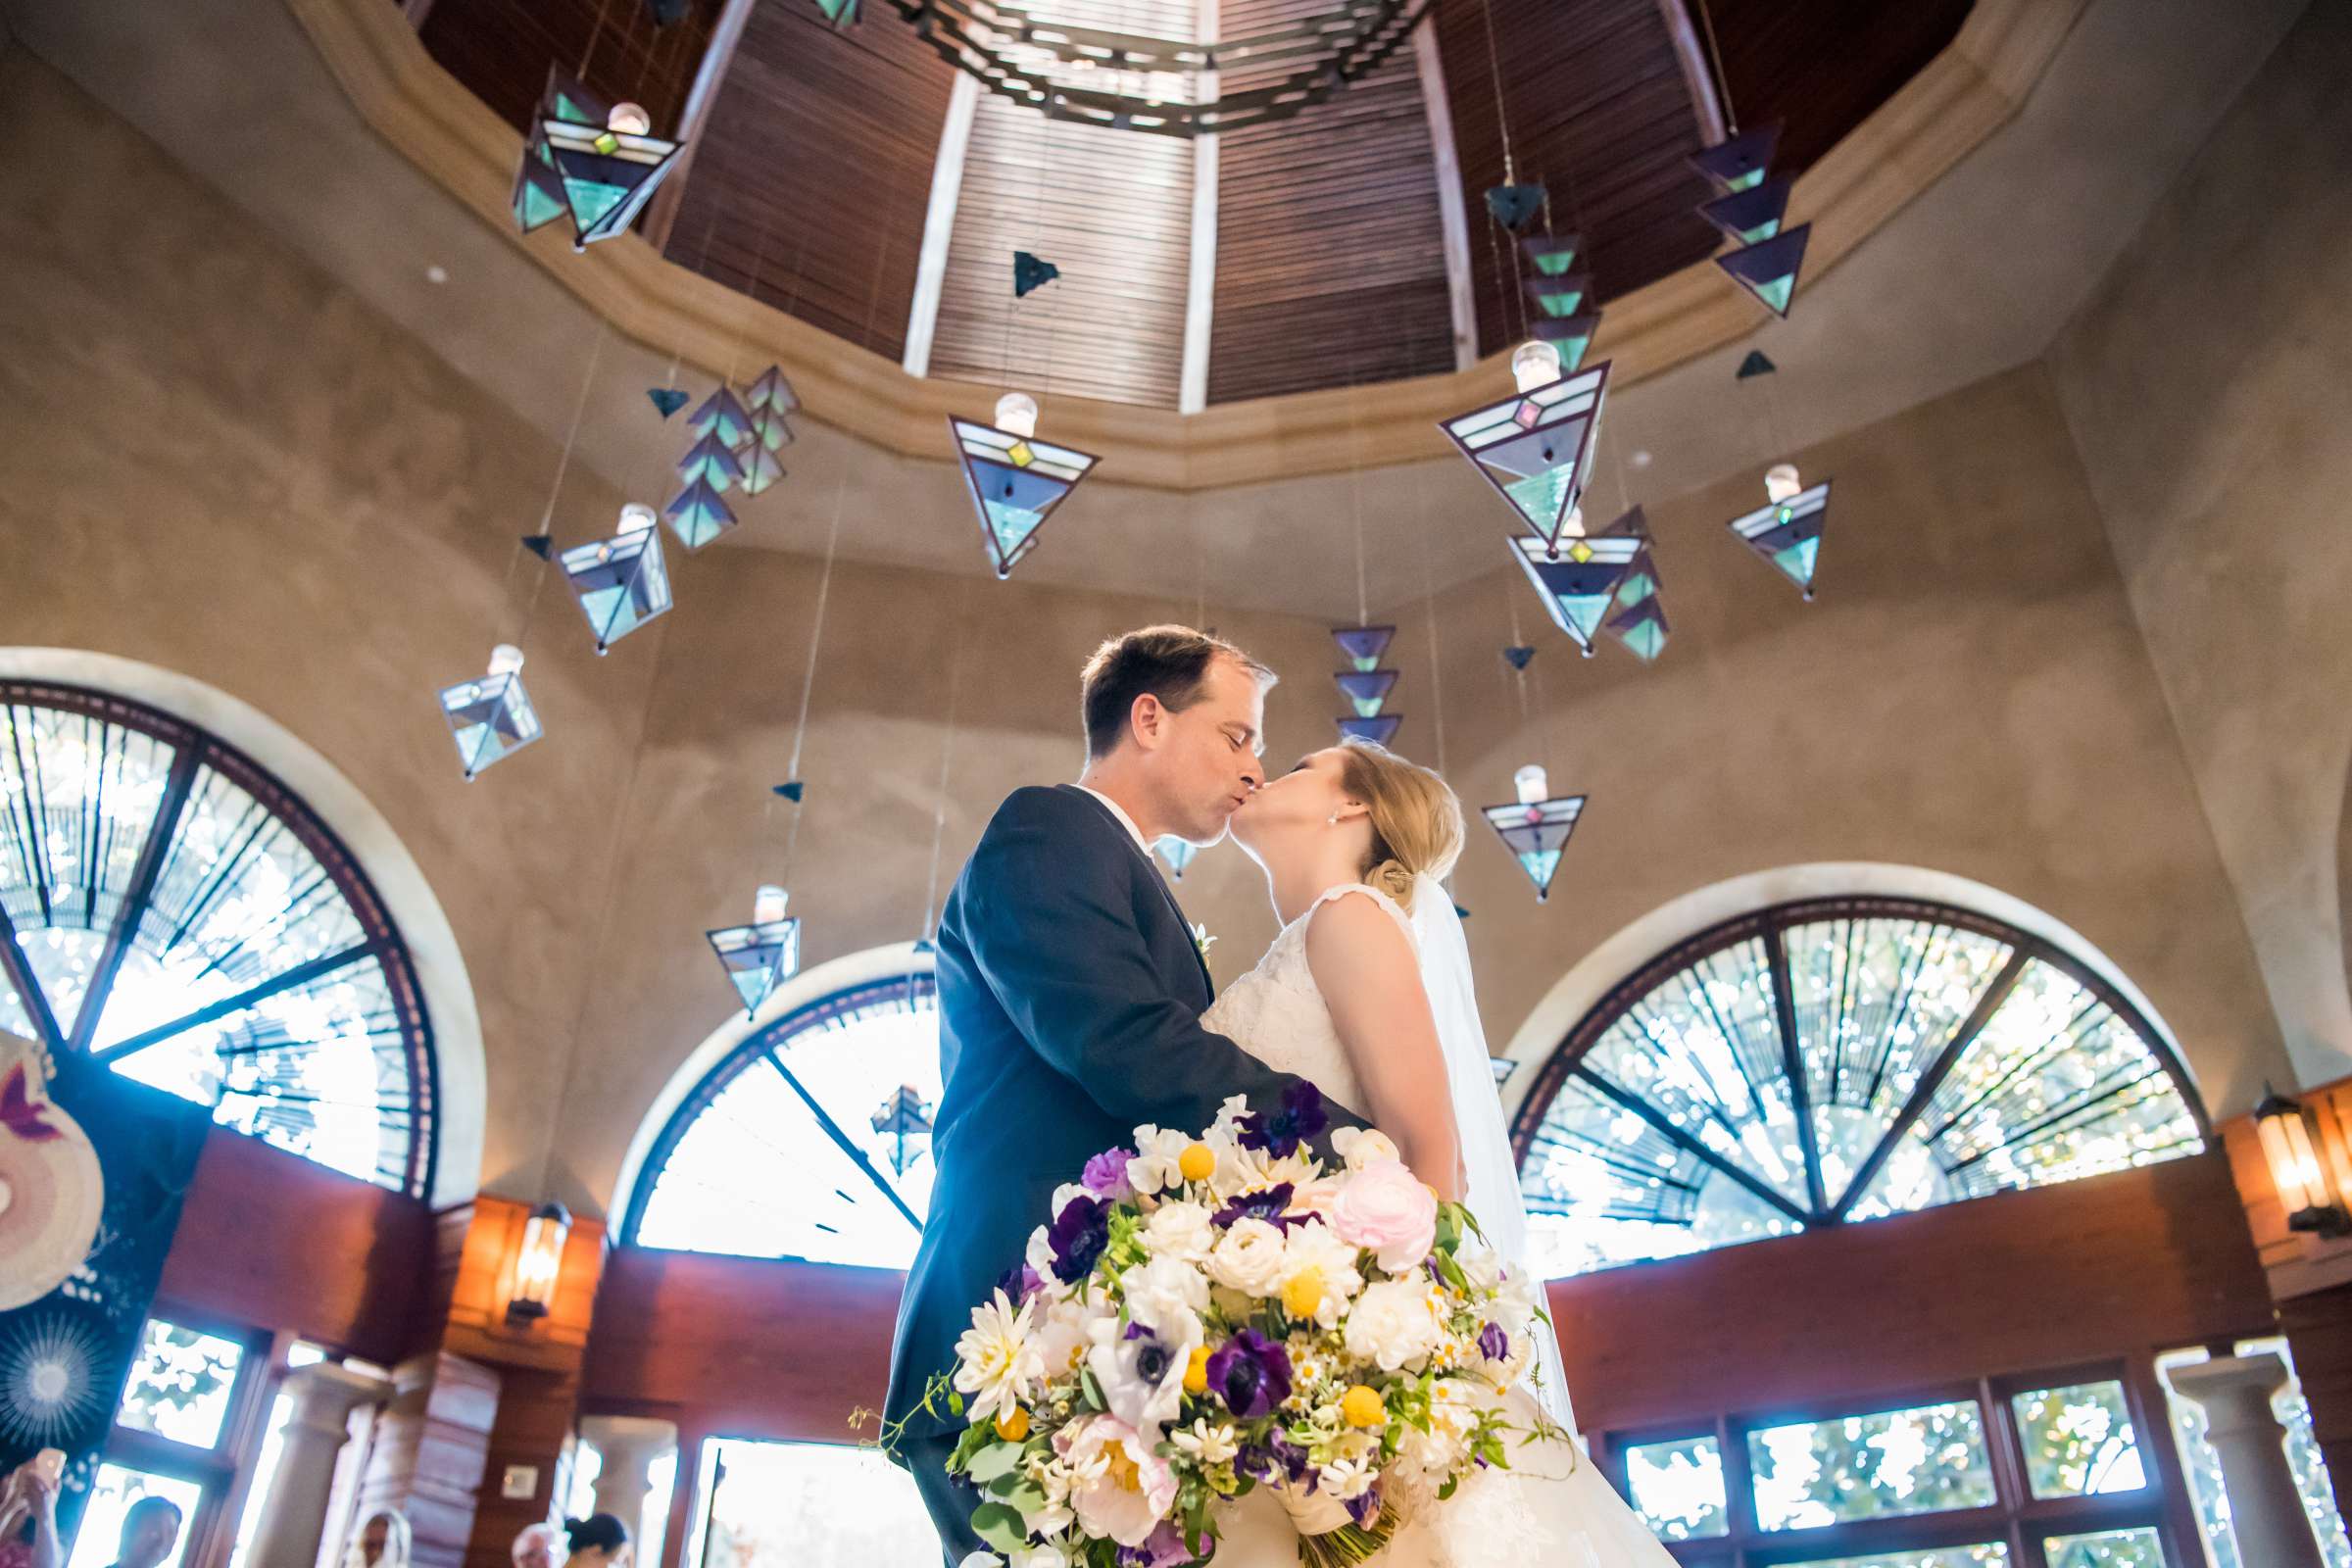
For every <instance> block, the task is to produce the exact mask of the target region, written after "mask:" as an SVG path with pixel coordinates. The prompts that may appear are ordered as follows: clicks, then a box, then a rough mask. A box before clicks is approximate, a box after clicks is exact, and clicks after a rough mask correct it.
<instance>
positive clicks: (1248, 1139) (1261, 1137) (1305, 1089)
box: [1239, 1079, 1331, 1159]
mask: <svg viewBox="0 0 2352 1568" xmlns="http://www.w3.org/2000/svg"><path fill="white" fill-rule="evenodd" d="M1330 1125H1331V1116H1330V1114H1329V1113H1328V1112H1327V1111H1326V1110H1325V1109H1324V1108H1323V1091H1321V1090H1320V1089H1317V1088H1316V1087H1315V1086H1314V1085H1313V1084H1310V1083H1308V1082H1306V1081H1305V1080H1303V1079H1301V1080H1300V1081H1299V1082H1298V1083H1295V1084H1293V1085H1291V1087H1290V1088H1288V1089H1286V1090H1284V1091H1283V1092H1282V1107H1281V1108H1280V1109H1279V1110H1273V1111H1262V1110H1253V1111H1250V1113H1249V1114H1248V1115H1246V1116H1244V1117H1243V1118H1242V1123H1241V1129H1242V1130H1241V1133H1240V1135H1239V1142H1240V1143H1241V1146H1242V1147H1243V1148H1244V1149H1256V1150H1262V1151H1264V1152H1266V1153H1269V1154H1271V1155H1273V1156H1274V1157H1275V1158H1276V1159H1281V1158H1283V1157H1284V1156H1285V1155H1288V1154H1296V1153H1297V1152H1299V1144H1300V1143H1301V1142H1303V1141H1304V1140H1306V1139H1309V1138H1315V1137H1319V1136H1321V1134H1322V1132H1323V1129H1324V1128H1326V1127H1329V1126H1330Z"/></svg>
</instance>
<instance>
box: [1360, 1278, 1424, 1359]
mask: <svg viewBox="0 0 2352 1568" xmlns="http://www.w3.org/2000/svg"><path fill="white" fill-rule="evenodd" d="M1439 1329H1440V1325H1439V1323H1438V1320H1437V1318H1436V1317H1434V1316H1433V1315H1431V1313H1430V1310H1429V1295H1428V1293H1427V1292H1426V1291H1424V1290H1423V1289H1422V1288H1421V1286H1420V1285H1419V1284H1418V1283H1416V1282H1415V1281H1413V1280H1409V1279H1402V1280H1383V1281H1381V1282H1380V1283H1379V1284H1378V1285H1374V1286H1370V1287H1368V1288H1367V1289H1366V1290H1365V1291H1364V1294H1363V1295H1361V1296H1359V1297H1357V1298H1356V1299H1355V1305H1354V1306H1353V1307H1352V1308H1350V1309H1349V1311H1348V1326H1347V1329H1346V1330H1345V1331H1344V1334H1343V1339H1344V1341H1345V1343H1346V1345H1347V1347H1348V1354H1349V1355H1352V1356H1356V1357H1358V1358H1359V1359H1362V1360H1367V1361H1373V1362H1377V1363H1378V1364H1379V1366H1380V1369H1381V1370H1382V1371H1384V1372H1395V1371H1398V1370H1400V1369H1402V1368H1403V1367H1404V1366H1406V1365H1407V1364H1409V1363H1411V1362H1414V1361H1418V1360H1420V1359H1422V1358H1423V1357H1425V1356H1427V1355H1428V1354H1429V1352H1430V1351H1432V1350H1434V1349H1436V1348H1437V1347H1438V1336H1439Z"/></svg>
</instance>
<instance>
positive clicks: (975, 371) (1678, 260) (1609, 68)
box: [406, 0, 1970, 409]
mask: <svg viewBox="0 0 2352 1568" xmlns="http://www.w3.org/2000/svg"><path fill="white" fill-rule="evenodd" d="M671 3H672V0H663V8H664V9H667V8H668V6H669V5H670V4H671ZM406 9H407V10H408V12H409V14H410V16H411V17H412V18H413V19H416V20H417V22H418V24H419V35H420V37H421V40H422V42H423V44H424V46H425V48H426V50H427V52H428V53H429V54H430V55H431V56H432V57H433V58H434V59H435V60H436V61H438V62H439V63H440V64H441V66H442V67H443V68H444V69H446V70H447V71H448V72H449V73H451V74H452V75H454V76H455V77H457V79H458V80H459V81H460V82H462V83H463V84H464V85H465V86H466V87H467V88H468V89H470V90H471V91H472V92H473V93H474V94H475V95H476V96H478V97H479V98H480V99H481V100H482V101H483V102H484V103H485V104H487V105H488V106H489V107H491V108H492V109H494V110H496V111H497V112H498V113H499V114H500V115H502V116H503V117H504V118H505V119H506V120H508V121H509V122H510V123H513V124H514V125H515V126H516V127H517V128H521V127H523V126H524V125H525V124H526V123H527V121H528V118H529V116H530V113H531V110H532V107H533V105H534V104H535V103H536V102H537V100H538V97H539V94H540V91H541V89H542V87H543V86H544V85H545V82H546V79H547V72H548V68H549V66H550V65H551V64H561V65H562V66H563V67H564V69H565V70H574V69H577V70H578V71H579V73H580V75H581V78H582V80H583V82H584V84H585V85H586V86H587V87H588V88H589V89H590V90H591V91H593V92H595V93H597V94H599V95H602V96H607V97H613V98H633V99H635V100H636V101H638V102H640V103H642V104H644V105H645V106H646V108H647V109H648V110H649V111H650V112H651V115H652V118H653V121H654V124H655V126H656V128H657V130H660V131H664V132H675V131H678V130H680V129H685V130H687V131H690V132H691V133H692V139H693V146H692V148H691V152H690V156H689V161H688V162H687V163H686V164H685V166H684V167H683V168H682V169H681V170H680V171H679V172H677V173H676V174H674V175H673V176H672V177H671V178H670V179H669V180H668V181H667V182H666V187H665V189H664V190H663V191H662V193H661V195H660V196H659V197H658V199H657V200H656V202H655V203H654V204H653V206H652V207H651V208H650V209H649V211H648V213H647V215H646V217H645V219H644V221H643V226H644V229H645V231H646V234H647V237H648V238H649V239H651V240H653V241H654V242H655V243H657V244H658V245H660V246H661V247H662V251H663V254H664V255H665V256H666V258H667V259H668V260H669V261H671V262H673V263H675V264H677V265H679V266H682V267H685V268H689V269H692V270H697V271H700V272H703V273H706V274H707V275H709V276H710V277H711V278H712V279H714V280H716V281H719V282H721V283H724V284H725V285H727V286H729V287H731V288H734V289H736V290H739V291H741V292H743V293H746V294H748V295H751V296H752V297H754V298H756V299H758V300H760V301H761V302H763V303H765V304H768V305H770V306H773V307H775V308H777V309H780V310H783V311H785V312H787V313H788V314H790V315H793V316H796V317H799V318H801V319H804V320H806V321H809V322H810V323H812V324H814V325H816V326H819V327H821V328H823V329H824V330H825V331H827V332H830V333H832V334H834V335H835V336H837V337H839V338H842V339H844V340H845V341H847V342H850V343H853V344H856V345H858V346H859V347H861V348H864V349H868V350H870V351H872V352H874V353H876V354H880V355H883V356H886V357H888V358H890V359H893V360H896V361H900V362H902V363H904V364H906V366H907V368H909V369H911V370H914V371H916V372H917V373H921V374H928V375H932V376H938V377H943V378H951V379H960V380H968V381H976V382H983V383H992V384H1004V383H1006V382H1008V381H1009V382H1017V383H1018V384H1020V385H1021V386H1023V387H1025V388H1027V389H1029V390H1031V391H1035V392H1041V393H1054V394H1059V395H1063V396H1077V397H1086V398H1096V399H1103V400H1106V401H1110V402H1118V403H1129V404H1136V405H1141V406H1146V407H1155V408H1167V409H1178V408H1184V409H1191V408H1198V407H1201V406H1204V405H1207V404H1218V403H1229V402H1235V401H1240V400H1244V399H1251V398H1262V397H1272V396H1280V395H1283V394H1288V393H1297V392H1307V391H1317V390H1324V389H1331V388H1344V387H1348V386H1355V385H1366V384H1370V383H1374V382H1380V381H1389V380H1396V379H1399V378H1404V377H1410V376H1416V375H1424V374H1432V373H1439V372H1445V371H1450V370H1453V369H1455V368H1459V367H1461V366H1463V365H1467V364H1469V363H1473V362H1474V361H1475V360H1476V359H1477V358H1479V357H1481V356H1484V355H1487V354H1492V353H1495V352H1496V351H1498V350H1500V349H1502V348H1505V347H1507V346H1508V344H1509V342H1510V341H1511V339H1512V337H1513V336H1514V335H1515V334H1516V333H1517V332H1518V331H1519V330H1520V329H1521V327H1522V320H1521V313H1520V307H1519V305H1518V303H1517V299H1516V296H1515V293H1514V290H1515V287H1516V285H1515V284H1514V283H1512V282H1511V280H1510V277H1509V268H1510V261H1509V255H1508V245H1507V243H1505V241H1507V237H1508V236H1505V235H1503V234H1502V233H1501V231H1500V230H1499V229H1498V228H1496V227H1495V225H1494V224H1493V223H1492V221H1490V220H1489V219H1488V217H1487V214H1486V209H1485V205H1484V200H1483V193H1484V192H1485V191H1486V190H1487V189H1488V188H1489V187H1490V186H1494V185H1497V184H1500V183H1502V182H1503V171H1504V149H1505V138H1506V134H1507V139H1508V144H1509V152H1510V156H1511V162H1512V166H1513V168H1514V170H1515V172H1516V173H1517V176H1518V177H1519V178H1520V179H1522V180H1534V181H1540V182H1542V183H1543V184H1544V185H1545V186H1546V187H1547V189H1548V191H1549V193H1550V202H1551V207H1550V221H1551V223H1552V226H1553V227H1554V228H1555V229H1556V230H1558V231H1561V232H1567V231H1571V230H1573V231H1577V232H1581V233H1582V234H1583V235H1584V236H1585V242H1586V257H1587V262H1586V265H1587V266H1589V267H1590V269H1591V270H1592V273H1593V286H1594V290H1595V293H1596V295H1597V298H1598V301H1599V303H1600V305H1601V307H1602V308H1603V309H1604V310H1605V308H1606V307H1607V305H1608V302H1609V301H1610V300H1612V299H1614V298H1617V297H1618V296H1621V295H1624V294H1626V293H1629V292H1631V291H1633V290H1635V289H1638V288H1641V287H1642V285H1644V284H1647V283H1650V282H1653V281H1655V280H1656V279H1658V278H1660V277H1663V276H1665V275H1667V274H1669V273H1671V272H1675V271H1678V270H1682V269H1684V268H1686V267H1691V266H1694V265H1699V264H1702V263H1703V262H1704V261H1705V259H1706V258H1707V257H1709V256H1710V255H1712V254H1713V253H1714V252H1715V251H1716V249H1717V247H1718V238H1719V237H1718V235H1717V234H1716V232H1715V230H1714V229H1713V228H1712V227H1711V226H1709V225H1708V224H1707V223H1706V222H1705V221H1702V220H1701V219H1700V218H1699V217H1698V216H1697V215H1696V213H1695V212H1694V211H1693V209H1694V208H1695V207H1696V206H1697V204H1698V203H1700V202H1702V201H1704V200H1705V199H1707V197H1708V196H1709V195H1710V194H1712V192H1711V191H1710V190H1709V188H1708V187H1707V185H1706V183H1705V181H1704V180H1702V179H1701V178H1700V177H1699V176H1698V175H1697V174H1695V173H1694V172H1692V171H1691V169H1690V167H1689V165H1688V164H1687V162H1686V159H1687V157H1688V155H1689V154H1691V152H1693V151H1695V150H1697V149H1698V148H1699V147H1701V146H1703V145H1705V144H1706V143H1707V142H1709V141H1712V140H1717V139H1720V137H1721V135H1722V134H1723V125H1724V123H1725V119H1724V117H1725V111H1726V100H1727V99H1728V107H1729V110H1730V113H1731V115H1732V117H1733V118H1734V119H1736V121H1737V123H1739V124H1740V125H1742V126H1752V125H1757V124H1761V123H1766V122H1768V121H1778V122H1780V123H1781V124H1782V126H1783V131H1782V139H1781V153H1780V156H1779V159H1778V160H1777V161H1776V172H1783V173H1788V174H1791V175H1793V174H1796V173H1798V172H1802V171H1803V170H1804V169H1806V168H1807V167H1809V166H1810V165H1811V164H1812V163H1813V162H1814V161H1815V160H1816V159H1818V158H1819V157H1820V156H1821V155H1822V154H1824V153H1825V152H1827V151H1828V150H1829V149H1830V148H1831V147H1833V146H1834V145H1836V143H1837V142H1838V140H1839V139H1840V138H1841V137H1843V136H1844V135H1845V133H1846V132H1847V131H1849V130H1850V129H1852V128H1853V127H1854V126H1855V125H1857V124H1858V123H1860V122H1861V121H1862V120H1863V119H1864V118H1865V117H1866V116H1868V115H1869V114H1870V113H1871V112H1872V111H1873V110H1874V109H1876V108H1877V107H1878V106H1879V105H1880V104H1882V103H1883V102H1885V101H1886V100H1887V98H1888V97H1889V96H1891V95H1892V94H1893V93H1894V92H1895V91H1896V90H1897V89H1898V88H1900V87H1901V86H1902V85H1903V84H1904V83H1905V82H1906V81H1908V80H1909V79H1910V78H1911V77H1912V76H1913V75H1914V74H1915V73H1917V72H1919V71H1920V70H1921V69H1922V68H1923V67H1924V66H1926V65H1927V64H1928V62H1929V61H1931V60H1932V59H1934V58H1935V56H1936V54H1937V53H1938V52H1939V51H1940V50H1942V49H1943V48H1944V47H1945V46H1946V45H1947V44H1948V43H1950V42H1951V41H1952V39H1953V37H1954V36H1955V34H1956V33H1957V32H1958V30H1959V28H1960V25H1961V24H1962V22H1963V21H1964V20H1965V19H1966V17H1967V15H1968V12H1969V9H1970V7H1969V0H1905V3H1904V4H1902V5H1899V6H1896V5H1886V4H1883V3H1879V0H1707V3H1706V5H1705V6H1704V9H1703V10H1702V9H1701V8H1700V6H1699V4H1698V0H1435V3H1434V4H1432V5H1431V7H1430V8H1429V12H1428V20H1427V22H1426V23H1425V24H1424V25H1422V26H1420V27H1418V28H1416V29H1415V32H1414V35H1413V36H1412V37H1411V38H1410V39H1409V40H1408V41H1407V43H1406V44H1405V45H1404V46H1402V47H1399V48H1397V49H1396V50H1394V51H1393V52H1391V53H1390V54H1389V55H1388V56H1387V57H1386V58H1385V59H1384V60H1383V61H1382V63H1381V64H1380V65H1378V66H1377V67H1376V68H1374V69H1373V70H1371V71H1370V72H1369V73H1366V74H1365V75H1363V76H1362V77H1361V78H1360V79H1358V80H1356V81H1353V82H1351V83H1349V84H1348V85H1347V86H1346V87H1344V88H1343V89H1341V90H1340V91H1338V92H1337V93H1336V94H1334V95H1333V96H1332V97H1331V98H1330V99H1329V100H1328V101H1326V102H1322V103H1317V104H1309V105H1308V106H1307V107H1305V108H1304V109H1303V110H1301V111H1300V112H1299V114H1298V115H1297V116H1296V118H1292V119H1287V120H1281V121H1275V122H1272V123H1264V124H1259V125H1253V126H1250V127H1248V128H1245V129H1240V130H1235V131H1229V132H1226V133H1224V134H1222V135H1219V136H1215V137H1201V138H1199V139H1197V140H1192V139H1186V138H1183V137H1178V136H1170V135H1159V134H1152V133H1149V132H1145V131H1139V130H1132V129H1129V130H1121V129H1112V128H1109V127H1106V126H1101V125H1094V124H1085V123H1072V122H1069V121H1063V120H1054V119H1049V118H1048V117H1046V116H1045V115H1043V114H1041V113H1040V112H1038V111H1036V110H1034V109H1031V108H1029V107H1027V106H1025V105H1022V104H1019V103H1016V102H1014V101H1013V100H1011V99H1009V98H1006V97H1004V96H1000V95H999V94H996V93H992V92H987V91H982V90H979V88H978V84H977V83H976V82H972V81H970V80H969V78H962V77H961V74H960V73H958V72H957V71H956V69H955V68H954V67H953V66H951V65H950V64H948V62H947V61H946V60H944V59H943V58H942V57H941V56H940V55H939V54H938V53H937V52H936V51H935V50H934V49H933V48H932V46H931V44H930V43H929V42H928V41H927V40H926V39H925V38H924V37H923V36H922V35H921V34H920V33H919V32H918V30H917V29H916V27H915V26H914V25H911V24H909V23H908V22H907V21H905V20H903V19H902V18H901V16H900V15H899V13H898V12H897V10H896V9H895V8H894V7H893V6H891V5H890V4H887V3H882V0H868V4H867V10H866V14H865V16H864V18H863V20H861V21H859V22H858V23H856V24H855V25H849V26H846V27H836V26H835V25H832V24H831V23H830V22H829V21H828V20H827V18H826V15H825V13H824V11H823V10H821V9H820V7H819V5H818V4H817V0H686V3H685V4H684V5H683V7H682V11H681V13H680V14H679V15H678V17H677V20H675V21H673V22H669V23H666V24H663V23H660V22H658V21H657V20H656V18H655V15H654V10H653V8H652V7H651V6H649V4H648V3H647V0H406ZM1028 9H1029V10H1030V11H1031V12H1032V13H1033V14H1034V15H1036V16H1038V17H1039V18H1041V19H1046V20H1052V21H1057V22H1063V23H1069V24H1073V25H1095V26H1103V27H1112V28H1116V29H1118V30H1121V31H1125V32H1130V33H1146V34H1154V35H1158V36H1165V37H1181V38H1206V37H1225V38H1232V37H1235V36H1241V35H1246V34H1248V33H1250V32H1252V31H1262V30H1264V29H1267V28H1269V27H1273V26H1278V25H1284V24H1287V23H1293V22H1298V21H1301V20H1307V19H1311V18H1314V17H1316V16H1319V15H1321V14H1324V13H1328V12H1330V11H1331V10H1333V9H1334V6H1333V4H1332V3H1331V0H1037V3H1036V4H1034V5H1032V6H1031V7H1029V8H1028ZM1212 29H1213V30H1212ZM1710 35H1711V37H1712V50H1710V43H1709V38H1710ZM1711 54H1712V56H1713V57H1714V58H1717V59H1719V60H1720V75H1719V76H1718V74H1717V72H1716V71H1715V70H1713V69H1711V67H1712V65H1713V60H1712V59H1711V58H1710V56H1711ZM1237 74H1239V73H1231V72H1229V73H1227V78H1228V79H1227V82H1226V85H1227V86H1228V88H1229V89H1230V87H1231V86H1232V79H1231V78H1232V77H1233V76H1235V75H1237ZM959 80H961V81H962V82H963V85H961V86H958V82H959ZM1718 81H1720V83H1721V86H1720V88H1719V87H1718V85H1717V83H1718ZM1016 250H1025V251H1030V252H1033V253H1035V254H1036V255H1038V256H1040V257H1043V258H1045V259H1046V260H1048V261H1051V262H1052V263H1054V265H1055V266H1056V267H1057V268H1059V270H1060V273H1061V275H1060V277H1059V278H1058V279H1057V280H1056V281H1054V282H1052V283H1050V284H1047V285H1046V286H1045V287H1043V288H1041V289H1039V290H1037V291H1036V292H1035V293H1033V294H1031V295H1029V296H1028V297H1027V298H1026V299H1022V300H1018V301H1016V300H1015V298H1014V296H1013V289H1012V253H1013V252H1015V251H1016ZM1449 252H1450V261H1449ZM1203 285H1205V286H1203ZM1725 286H1726V287H1727V288H1729V287H1731V286H1732V285H1730V284H1729V283H1728V282H1727V283H1726V285H1725Z"/></svg>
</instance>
